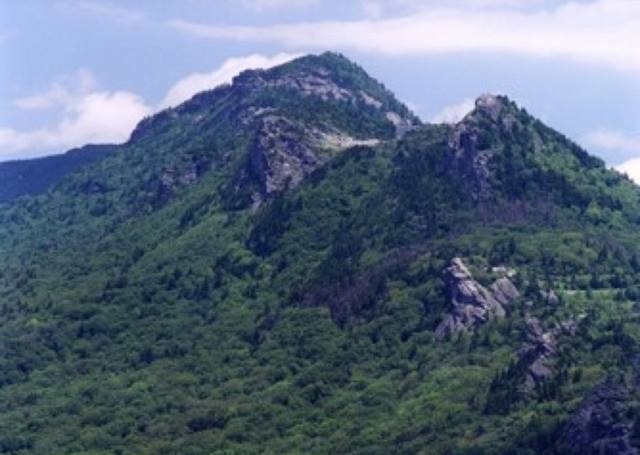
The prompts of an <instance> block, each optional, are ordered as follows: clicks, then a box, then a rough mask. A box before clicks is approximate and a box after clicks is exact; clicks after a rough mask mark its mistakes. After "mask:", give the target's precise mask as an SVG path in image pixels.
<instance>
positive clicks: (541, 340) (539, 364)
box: [518, 317, 578, 392]
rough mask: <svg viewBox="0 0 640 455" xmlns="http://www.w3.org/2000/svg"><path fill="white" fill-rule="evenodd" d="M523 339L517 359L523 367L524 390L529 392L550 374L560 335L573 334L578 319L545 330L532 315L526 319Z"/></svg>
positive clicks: (576, 328)
mask: <svg viewBox="0 0 640 455" xmlns="http://www.w3.org/2000/svg"><path fill="white" fill-rule="evenodd" d="M526 325H527V328H526V334H525V340H524V342H523V343H522V345H521V347H520V349H519V350H518V359H519V360H518V361H519V363H520V365H522V366H524V368H525V381H524V384H523V388H524V392H531V391H533V390H534V389H535V387H536V386H537V385H539V384H541V383H543V382H544V381H545V380H547V379H549V378H550V377H551V376H552V374H553V370H552V366H553V357H554V356H555V354H556V353H557V351H558V337H560V335H562V334H565V335H570V336H573V335H575V334H576V332H577V330H578V321H577V320H575V319H569V320H567V321H563V322H561V323H560V324H558V325H557V326H556V327H555V328H553V329H552V330H549V331H547V332H545V331H544V330H543V329H542V326H541V324H540V321H539V320H538V319H537V318H534V317H528V318H527V320H526Z"/></svg>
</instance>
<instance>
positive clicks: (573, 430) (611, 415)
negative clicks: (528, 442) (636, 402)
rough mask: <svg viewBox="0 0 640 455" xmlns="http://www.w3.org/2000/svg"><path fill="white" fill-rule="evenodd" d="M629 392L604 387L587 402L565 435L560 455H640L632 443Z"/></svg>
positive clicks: (618, 385) (608, 384)
mask: <svg viewBox="0 0 640 455" xmlns="http://www.w3.org/2000/svg"><path fill="white" fill-rule="evenodd" d="M628 399H629V390H628V389H627V388H626V387H625V386H624V385H622V384H612V383H604V384H601V385H600V386H598V387H596V388H595V389H594V390H593V391H591V393H590V394H589V395H588V396H587V397H586V398H585V400H584V401H583V403H582V405H581V406H580V408H578V410H577V411H576V412H575V413H574V414H573V416H572V417H571V418H570V419H569V422H568V423H567V425H566V427H565V428H564V431H563V433H562V436H561V439H560V442H559V444H558V446H559V447H558V448H559V450H560V452H559V453H563V454H567V455H638V454H639V453H640V451H639V450H638V448H637V447H634V446H633V444H632V441H631V435H632V432H633V423H632V422H631V421H629V419H628V418H627V416H626V411H627V406H626V402H627V400H628Z"/></svg>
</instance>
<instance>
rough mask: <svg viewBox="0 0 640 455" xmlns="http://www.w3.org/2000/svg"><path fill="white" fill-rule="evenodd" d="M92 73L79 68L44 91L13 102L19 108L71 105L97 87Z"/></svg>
mask: <svg viewBox="0 0 640 455" xmlns="http://www.w3.org/2000/svg"><path fill="white" fill-rule="evenodd" d="M97 85H98V84H97V82H96V80H95V78H94V77H93V74H91V72H90V71H89V70H87V69H84V68H81V69H79V70H78V71H76V72H75V73H73V74H71V75H67V76H63V77H61V78H59V79H58V80H56V81H55V82H53V83H52V84H51V86H50V87H49V89H48V90H47V91H46V92H43V93H38V94H36V95H31V96H27V97H24V98H19V99H17V100H15V101H14V104H15V105H16V106H17V107H19V108H20V109H47V108H50V107H53V106H57V105H62V106H65V105H67V106H68V105H72V104H73V102H74V100H77V99H79V98H81V97H83V96H85V95H86V94H88V93H90V92H91V91H93V90H95V89H96V87H97Z"/></svg>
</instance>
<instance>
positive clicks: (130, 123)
mask: <svg viewBox="0 0 640 455" xmlns="http://www.w3.org/2000/svg"><path fill="white" fill-rule="evenodd" d="M297 56H298V55H297V54H286V53H280V54H276V55H273V56H265V55H260V54H253V55H247V56H244V57H236V58H229V59H227V60H225V61H224V62H223V63H222V64H221V65H220V66H219V67H218V68H217V69H215V70H213V71H211V72H209V73H194V74H190V75H188V76H186V77H184V78H182V79H180V80H179V81H178V82H176V83H175V84H174V85H173V86H172V87H171V88H170V89H169V90H168V91H167V93H166V95H165V96H164V99H163V100H162V102H161V103H160V104H159V105H158V106H157V107H153V106H151V105H149V104H148V103H147V102H145V100H143V99H142V98H141V97H140V96H138V95H137V94H135V93H132V92H128V91H107V90H102V89H100V88H99V85H98V83H97V81H96V79H95V78H94V76H93V75H92V74H91V72H90V71H88V70H86V69H81V70H78V71H77V72H75V73H73V74H71V75H67V76H64V77H61V78H58V79H57V80H56V81H54V82H53V83H52V84H51V85H50V87H49V88H48V89H47V90H46V91H44V92H42V93H38V94H35V95H31V96H27V97H24V98H20V99H17V100H15V101H14V104H15V105H16V106H17V107H18V108H20V109H23V110H35V109H50V108H58V109H59V110H60V112H61V118H60V120H59V121H58V122H57V123H56V124H54V125H49V126H46V127H43V128H38V129H33V130H28V131H18V130H16V129H13V128H8V127H0V161H3V160H7V159H14V158H28V157H34V156H38V155H42V154H46V153H51V151H52V150H55V151H58V152H62V151H64V150H66V149H68V148H71V147H76V146H79V145H83V144H86V143H90V142H91V143H107V142H108V143H119V142H123V141H125V140H126V139H127V138H128V137H129V135H130V133H131V131H132V130H133V128H134V127H135V126H136V124H137V123H138V122H139V121H140V120H142V118H144V117H145V116H148V115H150V114H152V113H153V112H154V111H157V110H159V109H164V108H166V107H170V106H175V105H177V104H180V103H182V102H183V101H186V100H188V99H189V98H191V97H192V96H193V95H195V94H196V93H198V92H200V91H203V90H208V89H211V88H214V87H216V86H217V85H220V84H223V83H228V82H230V81H231V79H232V78H233V77H234V76H236V75H237V74H238V73H240V72H241V71H243V70H245V69H250V68H252V69H255V68H271V67H273V66H276V65H280V64H282V63H285V62H287V61H289V60H291V59H293V58H295V57H297Z"/></svg>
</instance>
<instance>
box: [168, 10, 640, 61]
mask: <svg viewBox="0 0 640 455" xmlns="http://www.w3.org/2000/svg"><path fill="white" fill-rule="evenodd" d="M466 3H468V2H466ZM500 3H504V2H500ZM512 3H513V2H512ZM516 3H517V4H519V5H522V2H516ZM485 4H486V5H489V6H485V7H476V8H473V9H470V8H466V7H465V6H463V5H464V2H463V3H460V2H456V3H453V6H447V7H441V6H433V4H427V6H425V7H423V8H421V9H420V10H418V11H415V12H412V13H409V14H407V15H405V16H403V17H398V18H391V19H389V18H387V19H378V20H371V19H369V20H358V21H323V22H303V23H297V24H280V25H272V26H225V25H222V26H215V25H204V24H197V23H193V22H188V21H184V20H173V21H170V22H169V23H168V25H169V26H171V27H173V28H175V29H177V30H179V31H181V32H184V33H187V34H190V35H194V36H198V37H203V38H212V39H229V40H238V41H258V42H265V41H273V42H277V43H280V44H282V45H284V46H287V47H288V48H290V49H300V48H313V49H317V48H323V49H345V48H346V49H353V50H357V51H362V52H374V53H381V54H388V55H411V54H437V53H450V52H504V53H515V54H523V55H530V56H541V57H565V58H571V59H574V60H576V61H581V62H587V63H595V64H601V65H608V66H611V67H614V68H617V69H624V70H633V71H636V72H640V46H638V45H637V43H639V42H640V27H638V23H640V2H638V1H636V0H596V1H593V2H590V3H579V2H577V1H574V2H569V3H564V4H561V5H560V6H555V7H553V8H550V9H539V8H538V9H534V10H530V9H524V7H521V8H513V7H506V6H502V7H498V6H494V5H496V3H495V2H493V1H491V2H490V3H485ZM514 4H515V3H514ZM430 5H431V6H430Z"/></svg>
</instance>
